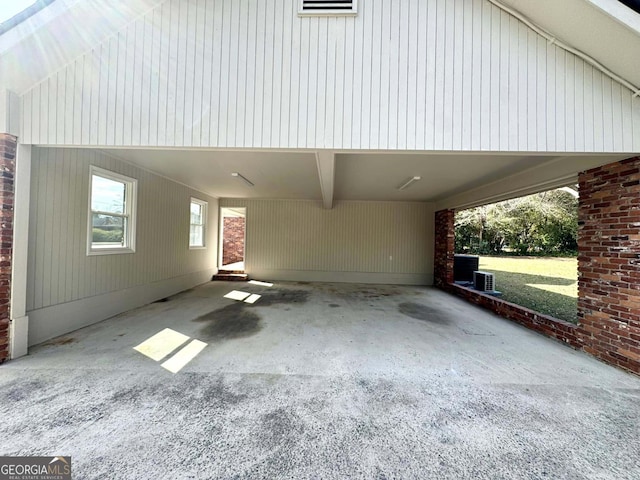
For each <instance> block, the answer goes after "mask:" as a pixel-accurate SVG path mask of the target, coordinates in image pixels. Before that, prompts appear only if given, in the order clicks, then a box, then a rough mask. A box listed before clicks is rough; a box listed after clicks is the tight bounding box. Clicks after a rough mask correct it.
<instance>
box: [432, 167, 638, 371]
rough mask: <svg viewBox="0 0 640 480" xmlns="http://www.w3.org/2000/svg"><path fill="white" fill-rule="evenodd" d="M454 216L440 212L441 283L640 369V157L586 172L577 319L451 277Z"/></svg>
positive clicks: (581, 210)
mask: <svg viewBox="0 0 640 480" xmlns="http://www.w3.org/2000/svg"><path fill="white" fill-rule="evenodd" d="M451 217H452V213H451V211H450V210H443V211H440V212H437V213H436V228H435V231H436V251H435V268H436V271H435V278H436V285H438V286H440V287H441V288H443V289H445V290H447V291H449V292H452V293H455V294H456V295H459V296H461V297H463V298H465V299H467V300H469V301H471V302H473V303H475V304H477V305H480V306H482V307H485V308H488V309H490V310H492V311H494V312H495V313H497V314H499V315H501V316H503V317H505V318H508V319H511V320H514V321H515V322H518V323H520V324H522V325H524V326H526V327H528V328H531V329H532V330H536V331H538V332H540V333H543V334H545V335H547V336H549V337H552V338H555V339H557V340H560V341H562V342H564V343H566V344H568V345H570V346H572V347H574V348H578V349H581V350H584V351H585V352H587V353H590V354H591V355H593V356H595V357H597V358H599V359H601V360H604V361H606V362H607V363H610V364H613V365H617V366H618V367H621V368H623V369H625V370H628V371H631V372H634V373H636V374H640V157H637V158H632V159H629V160H624V161H622V162H617V163H613V164H609V165H605V166H603V167H599V168H596V169H593V170H589V171H587V172H583V173H581V174H580V207H579V214H578V218H579V223H580V225H579V232H578V250H579V257H578V324H577V325H574V324H572V323H568V322H564V321H562V320H558V319H556V318H553V317H549V316H547V315H543V314H541V313H538V312H534V311H532V310H529V309H527V308H524V307H521V306H519V305H515V304H513V303H509V302H506V301H504V300H501V299H499V298H495V297H492V296H490V295H485V294H482V293H480V292H477V291H475V290H472V289H469V288H464V287H461V286H459V285H455V284H453V278H452V275H453V262H452V260H451V261H450V260H449V257H450V256H451V257H452V255H449V251H450V245H449V244H450V237H451V235H453V233H454V224H453V220H452V218H451ZM447 229H448V231H447ZM452 249H453V247H451V251H452ZM443 269H446V270H447V271H443Z"/></svg>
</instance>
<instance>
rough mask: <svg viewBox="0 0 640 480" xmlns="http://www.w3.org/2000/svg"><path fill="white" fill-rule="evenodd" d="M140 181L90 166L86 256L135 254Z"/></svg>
mask: <svg viewBox="0 0 640 480" xmlns="http://www.w3.org/2000/svg"><path fill="white" fill-rule="evenodd" d="M136 186H137V180H135V179H134V178H129V177H125V176H124V175H120V174H118V173H114V172H110V171H108V170H103V169H102V168H98V167H94V166H92V167H91V184H90V188H89V222H88V225H89V228H88V230H89V232H88V242H87V255H106V254H113V253H133V252H135V207H136Z"/></svg>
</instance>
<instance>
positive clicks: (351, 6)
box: [298, 0, 358, 15]
mask: <svg viewBox="0 0 640 480" xmlns="http://www.w3.org/2000/svg"><path fill="white" fill-rule="evenodd" d="M357 4H358V2H357V0H300V10H299V11H298V14H299V15H355V14H357V13H358V5H357Z"/></svg>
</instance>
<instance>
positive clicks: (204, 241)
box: [189, 197, 209, 250]
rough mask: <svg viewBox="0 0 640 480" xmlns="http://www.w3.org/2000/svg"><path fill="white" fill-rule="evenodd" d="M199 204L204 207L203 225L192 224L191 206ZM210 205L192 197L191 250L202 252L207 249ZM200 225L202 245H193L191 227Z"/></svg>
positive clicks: (190, 203)
mask: <svg viewBox="0 0 640 480" xmlns="http://www.w3.org/2000/svg"><path fill="white" fill-rule="evenodd" d="M194 203H195V204H197V205H200V206H201V207H202V223H191V205H192V204H194ZM208 207H209V203H208V202H205V201H204V200H200V199H199V198H195V197H191V201H190V202H189V250H202V249H205V248H207V210H208ZM192 225H199V226H201V227H202V245H191V226H192Z"/></svg>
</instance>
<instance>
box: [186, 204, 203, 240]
mask: <svg viewBox="0 0 640 480" xmlns="http://www.w3.org/2000/svg"><path fill="white" fill-rule="evenodd" d="M190 218H191V220H190V228H189V248H205V247H206V245H205V232H206V227H207V202H204V201H202V200H198V199H197V198H192V199H191V208H190Z"/></svg>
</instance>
